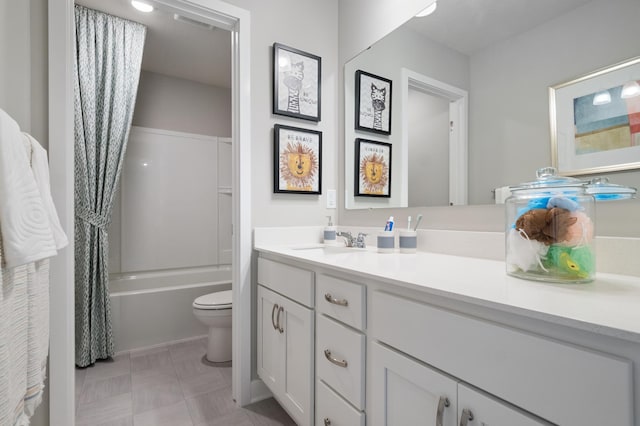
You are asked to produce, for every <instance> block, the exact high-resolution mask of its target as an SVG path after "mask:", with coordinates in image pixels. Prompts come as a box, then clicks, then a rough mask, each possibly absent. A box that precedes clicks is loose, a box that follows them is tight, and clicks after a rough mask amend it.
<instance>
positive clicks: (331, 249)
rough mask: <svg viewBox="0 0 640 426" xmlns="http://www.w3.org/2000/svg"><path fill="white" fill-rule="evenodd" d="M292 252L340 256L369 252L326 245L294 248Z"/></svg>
mask: <svg viewBox="0 0 640 426" xmlns="http://www.w3.org/2000/svg"><path fill="white" fill-rule="evenodd" d="M291 249H292V250H296V251H301V252H305V253H309V254H324V255H330V254H340V253H353V252H362V251H367V249H366V248H357V247H346V246H330V245H324V244H316V245H311V246H300V247H292V248H291Z"/></svg>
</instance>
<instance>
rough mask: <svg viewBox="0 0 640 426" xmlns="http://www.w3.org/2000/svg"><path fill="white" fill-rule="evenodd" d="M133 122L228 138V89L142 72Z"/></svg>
mask: <svg viewBox="0 0 640 426" xmlns="http://www.w3.org/2000/svg"><path fill="white" fill-rule="evenodd" d="M229 66H231V64H229ZM133 125H134V126H140V127H150V128H153V129H164V130H173V131H176V132H188V133H197V134H200V135H208V136H224V137H230V136H231V89H227V88H224V87H217V86H211V85H207V84H202V83H197V82H195V81H190V80H183V79H181V78H175V77H170V76H166V75H162V74H157V73H154V72H150V71H143V72H142V73H141V75H140V84H139V86H138V95H137V98H136V108H135V111H134V114H133Z"/></svg>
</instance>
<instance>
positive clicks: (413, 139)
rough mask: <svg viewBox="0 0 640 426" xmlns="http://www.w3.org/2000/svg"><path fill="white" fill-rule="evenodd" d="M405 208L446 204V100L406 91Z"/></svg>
mask: <svg viewBox="0 0 640 426" xmlns="http://www.w3.org/2000/svg"><path fill="white" fill-rule="evenodd" d="M407 113H408V115H409V134H408V136H409V188H408V189H409V205H410V206H446V205H447V204H449V100H447V99H444V98H439V97H437V96H434V95H431V94H428V93H424V92H421V91H419V90H416V89H411V88H410V89H409V110H408V111H407Z"/></svg>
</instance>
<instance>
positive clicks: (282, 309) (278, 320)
mask: <svg viewBox="0 0 640 426" xmlns="http://www.w3.org/2000/svg"><path fill="white" fill-rule="evenodd" d="M282 312H284V308H283V307H282V306H280V307H279V308H278V316H277V317H276V320H277V322H278V331H279V332H280V334H282V333H284V328H283V327H282V324H280V313H282Z"/></svg>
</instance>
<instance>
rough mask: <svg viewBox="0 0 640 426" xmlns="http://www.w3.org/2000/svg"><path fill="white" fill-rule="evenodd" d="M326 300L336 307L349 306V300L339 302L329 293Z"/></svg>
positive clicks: (325, 297) (325, 296)
mask: <svg viewBox="0 0 640 426" xmlns="http://www.w3.org/2000/svg"><path fill="white" fill-rule="evenodd" d="M324 299H325V300H326V301H327V302H329V303H333V304H334V305H338V306H349V301H348V300H347V299H342V300H338V299H336V298H335V297H333V296H332V295H330V294H329V293H326V294H325V295H324Z"/></svg>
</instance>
